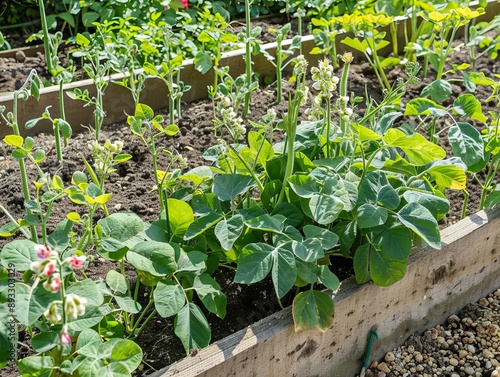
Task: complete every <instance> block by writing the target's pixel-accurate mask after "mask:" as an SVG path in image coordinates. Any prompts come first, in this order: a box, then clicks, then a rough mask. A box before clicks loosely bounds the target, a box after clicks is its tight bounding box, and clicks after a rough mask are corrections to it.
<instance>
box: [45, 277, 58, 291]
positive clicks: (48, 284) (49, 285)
mask: <svg viewBox="0 0 500 377" xmlns="http://www.w3.org/2000/svg"><path fill="white" fill-rule="evenodd" d="M43 287H44V288H45V289H46V290H47V291H49V292H52V293H56V292H59V290H60V289H61V277H60V276H59V274H57V273H55V274H54V275H52V276H51V277H50V278H48V279H47V280H45V281H44V282H43Z"/></svg>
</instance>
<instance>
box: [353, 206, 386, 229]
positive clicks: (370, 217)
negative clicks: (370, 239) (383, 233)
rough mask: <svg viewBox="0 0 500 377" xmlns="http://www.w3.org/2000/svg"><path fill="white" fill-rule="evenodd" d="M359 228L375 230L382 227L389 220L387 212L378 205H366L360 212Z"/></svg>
mask: <svg viewBox="0 0 500 377" xmlns="http://www.w3.org/2000/svg"><path fill="white" fill-rule="evenodd" d="M357 212H358V217H357V219H358V226H359V227H360V228H361V229H363V228H373V227H376V226H379V225H382V224H384V223H385V222H386V220H387V210H386V209H385V208H383V207H379V206H377V205H373V204H369V203H365V204H363V205H361V206H360V207H359V208H358V210H357Z"/></svg>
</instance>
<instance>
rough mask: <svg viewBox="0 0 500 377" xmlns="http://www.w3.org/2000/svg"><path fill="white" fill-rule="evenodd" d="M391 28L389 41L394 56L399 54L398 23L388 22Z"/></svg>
mask: <svg viewBox="0 0 500 377" xmlns="http://www.w3.org/2000/svg"><path fill="white" fill-rule="evenodd" d="M390 30H391V41H392V54H393V55H394V57H395V58H397V57H398V56H399V47H398V24H397V23H396V21H392V22H391V24H390Z"/></svg>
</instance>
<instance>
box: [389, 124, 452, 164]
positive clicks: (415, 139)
mask: <svg viewBox="0 0 500 377" xmlns="http://www.w3.org/2000/svg"><path fill="white" fill-rule="evenodd" d="M384 141H385V142H386V143H387V145H388V146H390V147H396V148H401V149H402V150H403V152H404V153H406V156H407V157H408V160H409V161H410V162H412V163H414V164H416V165H425V164H428V163H429V162H433V161H436V160H442V159H443V158H445V157H446V151H445V150H444V149H443V148H441V147H440V146H438V145H436V144H434V143H431V142H430V141H429V140H427V139H426V138H425V137H424V136H422V135H421V134H419V133H414V134H413V135H411V136H408V135H406V134H405V133H403V132H402V131H400V130H397V129H395V128H391V129H389V130H387V133H386V134H385V136H384Z"/></svg>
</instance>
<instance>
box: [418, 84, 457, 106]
mask: <svg viewBox="0 0 500 377" xmlns="http://www.w3.org/2000/svg"><path fill="white" fill-rule="evenodd" d="M451 93H452V88H451V84H450V83H449V82H448V81H446V80H435V81H433V82H432V83H430V84H429V85H427V86H426V87H425V88H424V89H422V92H421V93H420V95H421V96H422V97H431V98H432V99H433V100H434V101H439V102H442V101H444V100H445V99H446V98H448V97H449V96H450V94H451Z"/></svg>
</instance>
